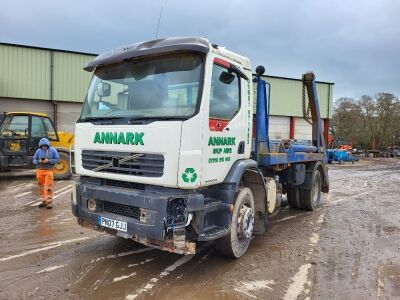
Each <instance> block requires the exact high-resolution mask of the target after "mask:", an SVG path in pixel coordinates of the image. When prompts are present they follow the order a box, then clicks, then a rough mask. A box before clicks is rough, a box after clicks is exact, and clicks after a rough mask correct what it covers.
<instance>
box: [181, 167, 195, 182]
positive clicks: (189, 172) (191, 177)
mask: <svg viewBox="0 0 400 300" xmlns="http://www.w3.org/2000/svg"><path fill="white" fill-rule="evenodd" d="M182 179H183V181H184V182H189V181H190V182H195V181H196V179H197V173H196V171H195V170H194V169H193V168H186V170H185V172H183V173H182Z"/></svg>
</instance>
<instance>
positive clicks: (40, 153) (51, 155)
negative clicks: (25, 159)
mask: <svg viewBox="0 0 400 300" xmlns="http://www.w3.org/2000/svg"><path fill="white" fill-rule="evenodd" d="M43 145H47V146H48V147H49V148H48V149H47V150H44V149H42V146H43ZM42 158H47V159H48V161H49V162H48V163H42V162H41V161H40V160H41V159H42ZM59 161H60V156H59V155H58V152H57V150H56V149H54V148H53V147H51V146H50V141H49V140H48V139H46V138H42V139H41V140H40V142H39V149H37V150H36V152H35V155H34V156H33V158H32V162H33V163H34V164H35V165H36V168H38V169H53V167H54V165H55V164H56V163H58V162H59Z"/></svg>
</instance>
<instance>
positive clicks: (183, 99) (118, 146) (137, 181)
mask: <svg viewBox="0 0 400 300" xmlns="http://www.w3.org/2000/svg"><path fill="white" fill-rule="evenodd" d="M84 69H85V70H86V71H88V72H93V77H92V80H91V83H90V86H89V88H88V92H87V97H86V100H85V103H84V105H83V109H82V113H81V115H80V117H79V119H78V120H77V122H76V127H75V168H76V173H77V175H78V177H77V178H76V180H75V183H74V188H73V193H72V202H71V203H72V212H73V214H74V215H75V216H76V218H77V220H78V223H79V224H80V225H81V226H84V227H89V228H92V229H94V230H99V231H103V232H107V233H110V234H113V235H116V236H119V237H122V238H125V239H131V240H134V241H136V242H139V243H142V244H144V245H147V246H151V247H155V248H158V249H162V250H166V251H170V252H174V253H180V254H195V253H196V244H197V243H198V242H202V241H214V242H215V246H216V248H217V249H218V251H219V252H221V253H222V254H224V255H227V256H230V257H233V258H238V257H240V256H242V255H243V254H244V253H245V252H246V250H247V249H248V246H249V243H250V241H251V238H252V236H253V235H261V234H264V233H265V232H266V231H267V229H268V216H269V215H270V214H271V213H273V212H274V211H275V210H277V209H278V208H279V206H280V199H281V198H280V196H281V195H282V194H286V195H287V199H288V202H289V204H290V206H292V207H294V208H298V209H306V210H314V209H316V208H317V207H318V206H319V204H320V198H321V192H328V191H329V180H328V172H327V168H326V153H325V141H324V138H323V133H322V128H321V127H322V124H321V120H320V115H319V107H318V99H317V94H316V86H315V76H314V74H313V73H306V74H304V75H303V84H304V87H305V88H306V90H307V95H308V100H309V107H310V110H311V117H312V140H310V142H309V143H304V142H303V143H301V144H298V143H296V142H295V141H285V142H282V141H275V140H271V139H269V137H268V124H269V122H268V118H269V105H270V99H269V97H267V90H270V88H269V86H268V84H267V83H266V82H265V81H264V80H263V79H262V77H261V75H262V74H263V73H264V72H265V69H264V68H263V67H261V66H260V67H257V69H256V76H255V78H254V79H253V74H252V67H251V63H250V60H249V59H248V58H246V57H244V56H241V55H239V54H236V53H234V52H232V51H229V50H227V49H226V48H224V47H220V46H218V45H216V44H211V43H210V42H209V41H208V40H207V39H205V38H165V39H157V40H152V41H147V42H141V43H136V44H132V45H129V46H126V47H120V48H117V49H114V50H112V51H110V52H108V53H105V54H102V55H99V56H98V57H97V58H95V59H94V60H93V61H91V62H89V63H88V64H87V65H86V66H85V67H84ZM253 82H254V83H253ZM253 89H256V90H257V91H256V93H253ZM253 94H256V96H255V97H254V95H253ZM268 95H270V93H268ZM254 98H255V99H254ZM254 101H256V106H257V107H256V112H254V106H255V105H254ZM253 115H255V120H253ZM253 121H254V122H253ZM253 123H254V125H253ZM253 126H254V127H255V128H254V129H255V130H253ZM253 131H254V134H253Z"/></svg>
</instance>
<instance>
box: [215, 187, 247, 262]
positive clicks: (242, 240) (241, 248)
mask: <svg viewBox="0 0 400 300" xmlns="http://www.w3.org/2000/svg"><path fill="white" fill-rule="evenodd" d="M253 228H254V198H253V193H252V192H251V190H250V189H249V188H247V187H245V188H241V189H240V191H239V193H238V195H237V197H236V202H235V207H234V210H233V213H232V221H231V232H230V234H228V235H226V236H224V237H222V238H220V239H218V240H216V242H215V247H216V248H217V251H218V252H219V253H221V254H223V255H225V256H228V257H232V258H239V257H241V256H242V255H243V254H244V253H245V252H246V250H247V248H248V247H249V244H250V240H251V236H252V234H253Z"/></svg>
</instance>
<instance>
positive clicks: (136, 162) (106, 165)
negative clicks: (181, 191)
mask: <svg viewBox="0 0 400 300" xmlns="http://www.w3.org/2000/svg"><path fill="white" fill-rule="evenodd" d="M134 155H140V156H138V157H136V158H133V159H129V157H130V156H134ZM123 159H125V161H124V160H123ZM121 160H123V161H121ZM82 167H83V168H84V169H87V170H96V168H97V170H96V172H99V173H114V174H125V175H134V176H142V177H161V176H162V175H163V174H164V156H163V155H161V154H148V153H146V154H140V153H131V152H114V151H93V150H83V151H82Z"/></svg>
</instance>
